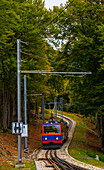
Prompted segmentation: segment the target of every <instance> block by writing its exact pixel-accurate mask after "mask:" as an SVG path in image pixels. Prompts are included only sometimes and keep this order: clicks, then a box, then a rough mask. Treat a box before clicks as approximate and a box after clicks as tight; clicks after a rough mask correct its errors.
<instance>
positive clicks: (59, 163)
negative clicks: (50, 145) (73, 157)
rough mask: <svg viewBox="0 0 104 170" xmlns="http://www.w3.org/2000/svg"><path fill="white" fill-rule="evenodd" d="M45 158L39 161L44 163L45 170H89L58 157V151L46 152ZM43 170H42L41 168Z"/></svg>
mask: <svg viewBox="0 0 104 170" xmlns="http://www.w3.org/2000/svg"><path fill="white" fill-rule="evenodd" d="M44 152H45V154H44V157H42V158H38V161H43V162H44V168H42V169H44V170H46V169H48V170H49V169H50V168H51V170H87V169H85V168H81V167H79V166H76V165H73V164H71V163H69V162H68V161H65V160H63V159H61V158H59V157H58V156H57V150H52V149H51V150H44ZM40 169H41V168H40Z"/></svg>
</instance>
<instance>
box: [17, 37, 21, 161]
mask: <svg viewBox="0 0 104 170" xmlns="http://www.w3.org/2000/svg"><path fill="white" fill-rule="evenodd" d="M20 62H21V60H20V39H17V91H18V92H17V98H18V99H17V104H18V123H20V122H21V65H20ZM21 143H22V140H21V134H18V162H19V163H21V162H22V154H21Z"/></svg>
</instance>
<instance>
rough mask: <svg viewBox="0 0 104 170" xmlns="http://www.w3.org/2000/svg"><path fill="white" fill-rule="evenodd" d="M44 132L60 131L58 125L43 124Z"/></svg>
mask: <svg viewBox="0 0 104 170" xmlns="http://www.w3.org/2000/svg"><path fill="white" fill-rule="evenodd" d="M44 133H45V134H51V133H60V126H59V125H53V126H44Z"/></svg>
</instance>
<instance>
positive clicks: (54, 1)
mask: <svg viewBox="0 0 104 170" xmlns="http://www.w3.org/2000/svg"><path fill="white" fill-rule="evenodd" d="M61 3H62V4H63V5H65V3H66V0H45V7H46V8H47V9H49V8H51V9H53V6H59V5H60V4H61Z"/></svg>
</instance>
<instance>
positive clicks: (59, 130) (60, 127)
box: [42, 120, 68, 148]
mask: <svg viewBox="0 0 104 170" xmlns="http://www.w3.org/2000/svg"><path fill="white" fill-rule="evenodd" d="M67 137H68V127H67V122H64V121H61V122H55V121H53V120H52V121H49V122H48V123H44V124H43V125H42V144H43V148H60V147H61V146H62V144H63V141H64V140H65V139H66V138H67Z"/></svg>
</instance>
